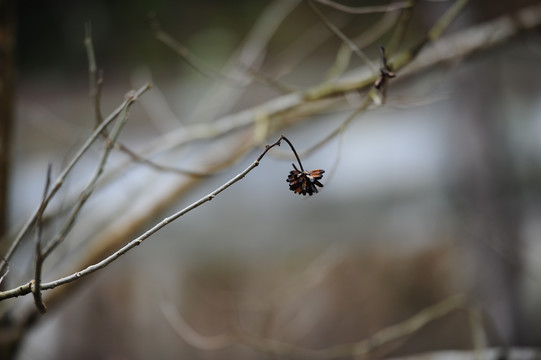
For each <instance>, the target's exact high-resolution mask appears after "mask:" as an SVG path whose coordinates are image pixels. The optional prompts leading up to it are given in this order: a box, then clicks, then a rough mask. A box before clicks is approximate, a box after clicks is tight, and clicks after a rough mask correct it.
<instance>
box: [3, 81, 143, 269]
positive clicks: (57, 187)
mask: <svg viewBox="0 0 541 360" xmlns="http://www.w3.org/2000/svg"><path fill="white" fill-rule="evenodd" d="M148 89H150V84H146V85H144V86H142V87H141V88H139V89H138V90H137V91H135V92H134V96H133V97H132V98H129V99H126V100H125V101H124V102H123V103H122V104H121V105H120V106H119V107H118V108H116V109H115V110H113V112H112V113H111V114H110V115H109V116H108V117H107V118H106V119H105V120H104V121H103V122H102V123H101V124H100V125H99V126H98V127H97V128H96V129H95V130H94V132H92V134H91V135H90V137H89V138H88V139H87V140H86V142H85V143H84V144H83V146H82V147H81V148H80V149H79V151H78V152H77V153H76V154H75V156H74V157H73V159H72V160H71V161H70V162H69V164H68V165H67V166H66V168H65V169H64V170H63V171H62V172H61V173H60V175H59V176H58V178H57V179H56V181H55V183H54V185H53V187H52V189H51V191H50V192H49V194H48V195H47V197H46V198H45V201H44V202H42V204H40V206H39V207H38V208H37V209H36V210H35V211H34V213H33V215H32V216H31V217H30V218H29V219H28V220H27V222H26V223H25V224H24V225H23V227H22V229H21V230H20V231H19V233H18V234H17V236H16V237H15V239H14V240H13V242H12V243H11V246H10V247H9V249H8V251H7V252H6V255H5V256H4V258H3V259H2V265H1V266H0V272H3V271H4V268H5V266H6V264H7V262H8V261H9V259H10V258H11V256H12V255H13V253H14V252H15V250H16V249H17V247H18V246H19V244H20V242H21V240H22V239H23V237H24V236H25V235H26V233H27V232H28V230H29V229H30V227H31V226H32V225H33V224H34V223H35V221H36V219H37V215H38V212H39V209H40V208H41V206H44V207H47V205H48V204H49V202H50V201H51V199H52V198H53V197H54V196H55V195H56V193H57V192H58V190H60V188H61V187H62V185H63V184H64V180H65V179H66V177H67V176H68V174H69V173H70V172H71V170H72V169H73V167H74V166H75V165H76V164H77V163H78V162H79V160H80V159H81V157H82V156H83V155H84V154H85V153H86V151H87V150H88V149H89V148H90V146H91V145H92V144H93V143H94V141H96V139H97V138H98V137H99V136H100V134H101V132H102V131H103V130H104V129H105V128H106V127H107V126H108V125H109V124H110V123H111V122H112V121H113V120H115V119H116V118H117V116H118V115H119V114H120V113H121V111H122V110H123V109H124V107H125V106H126V104H128V103H133V101H134V99H136V98H137V97H139V96H141V95H142V94H143V93H145V92H146V91H147V90H148Z"/></svg>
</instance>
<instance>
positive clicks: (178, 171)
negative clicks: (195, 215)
mask: <svg viewBox="0 0 541 360" xmlns="http://www.w3.org/2000/svg"><path fill="white" fill-rule="evenodd" d="M115 147H116V148H117V149H118V150H120V151H122V152H123V153H124V154H126V155H128V156H129V157H130V159H131V160H132V161H134V162H137V163H140V164H145V165H147V166H148V167H150V168H152V169H154V170H157V171H164V172H170V173H174V174H178V175H184V176H192V177H197V178H204V177H209V176H213V175H215V174H216V173H204V172H198V171H193V170H185V169H180V168H177V167H174V166H168V165H162V164H158V163H157V162H154V161H152V160H149V159H147V158H145V157H143V156H141V155H139V154H137V153H136V152H135V151H133V150H131V149H130V148H128V147H127V146H126V145H124V144H122V143H120V142H118V141H117V142H115Z"/></svg>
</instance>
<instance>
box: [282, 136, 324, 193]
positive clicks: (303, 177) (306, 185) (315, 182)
mask: <svg viewBox="0 0 541 360" xmlns="http://www.w3.org/2000/svg"><path fill="white" fill-rule="evenodd" d="M282 139H284V140H285V141H286V142H287V143H288V145H289V147H290V148H291V150H293V153H294V154H295V157H296V158H297V162H298V163H299V168H300V170H299V168H297V167H296V166H295V164H291V165H293V169H294V170H291V171H290V172H289V176H288V177H287V180H286V181H287V182H288V183H289V190H291V191H293V192H294V193H295V194H301V195H303V196H304V195H306V194H308V195H309V196H312V194H314V193H317V192H318V190H317V187H318V186H319V187H323V184H322V183H321V182H319V180H320V179H321V178H322V177H323V173H325V170H322V169H317V170H310V171H308V170H304V168H303V166H302V162H301V159H300V158H299V155H298V154H297V151H296V150H295V147H293V144H291V142H290V141H289V139H288V138H286V137H285V136H283V135H282Z"/></svg>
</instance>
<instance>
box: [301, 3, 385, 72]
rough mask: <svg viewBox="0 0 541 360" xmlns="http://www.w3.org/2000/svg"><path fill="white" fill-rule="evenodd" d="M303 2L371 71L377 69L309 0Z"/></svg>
mask: <svg viewBox="0 0 541 360" xmlns="http://www.w3.org/2000/svg"><path fill="white" fill-rule="evenodd" d="M305 2H306V3H307V4H308V6H310V8H311V9H312V11H313V12H314V13H315V14H316V15H317V16H318V17H319V19H320V20H321V21H322V22H323V23H324V24H325V26H327V28H329V30H331V31H332V32H333V33H334V34H335V35H336V36H338V37H339V38H340V40H342V41H343V42H344V43H345V44H346V45H347V46H348V47H349V48H350V49H351V51H353V53H355V55H357V56H358V57H359V58H360V59H361V60H363V61H364V62H365V63H366V65H368V67H369V68H370V69H372V71H374V72H376V71H377V67H376V66H375V65H374V64H373V63H372V61H371V60H370V58H369V57H368V56H367V55H366V54H365V53H364V51H362V50H361V49H359V47H358V46H357V45H355V43H354V42H353V41H351V40H350V39H349V38H348V37H347V36H346V35H345V34H344V33H343V32H342V31H340V29H338V28H337V27H336V26H335V25H334V24H333V23H331V22H330V21H329V20H328V19H327V17H326V16H325V15H324V14H323V13H322V12H321V11H320V10H319V9H318V8H317V6H315V5H314V3H313V2H312V1H311V0H305Z"/></svg>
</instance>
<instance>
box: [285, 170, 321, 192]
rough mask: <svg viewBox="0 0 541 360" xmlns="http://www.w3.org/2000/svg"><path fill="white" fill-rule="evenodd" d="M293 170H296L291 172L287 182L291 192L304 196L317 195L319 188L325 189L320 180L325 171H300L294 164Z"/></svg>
mask: <svg viewBox="0 0 541 360" xmlns="http://www.w3.org/2000/svg"><path fill="white" fill-rule="evenodd" d="M292 165H293V168H294V169H295V170H291V171H290V172H289V176H288V177H287V180H286V181H287V182H288V183H289V190H291V191H293V192H294V193H295V194H302V195H306V194H308V195H310V196H311V195H312V194H313V193H317V192H318V191H317V186H319V187H323V184H322V183H320V182H319V180H320V179H321V178H322V177H323V173H324V172H325V170H322V169H317V170H312V171H308V170H302V171H301V170H299V169H297V167H296V166H295V164H292Z"/></svg>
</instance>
